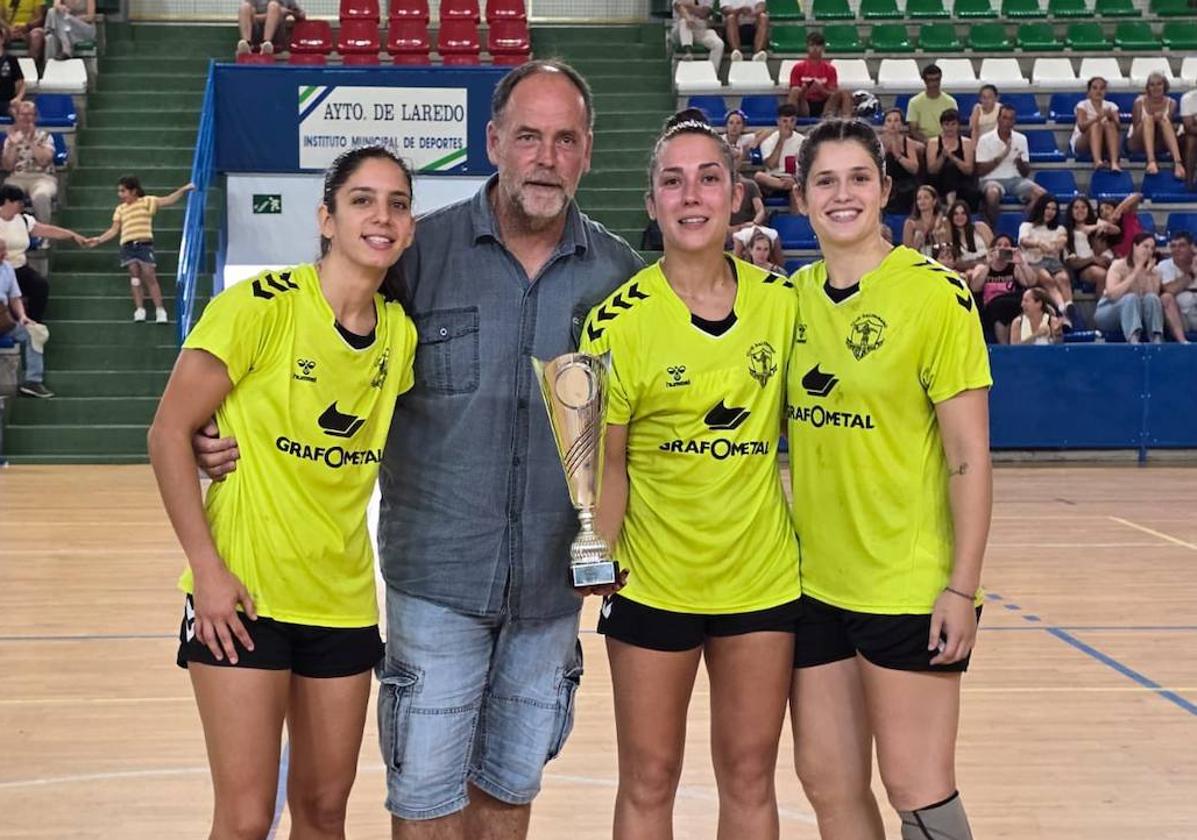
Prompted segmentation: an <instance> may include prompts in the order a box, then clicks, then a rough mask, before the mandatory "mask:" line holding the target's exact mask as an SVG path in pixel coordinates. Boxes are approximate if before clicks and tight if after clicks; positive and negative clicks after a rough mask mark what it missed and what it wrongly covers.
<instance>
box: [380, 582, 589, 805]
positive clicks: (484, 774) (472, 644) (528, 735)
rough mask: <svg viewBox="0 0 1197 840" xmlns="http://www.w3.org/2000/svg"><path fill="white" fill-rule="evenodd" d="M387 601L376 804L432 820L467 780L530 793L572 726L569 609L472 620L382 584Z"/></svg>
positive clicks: (577, 657)
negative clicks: (543, 615) (381, 775)
mask: <svg viewBox="0 0 1197 840" xmlns="http://www.w3.org/2000/svg"><path fill="white" fill-rule="evenodd" d="M386 609H387V645H386V657H385V658H384V660H383V662H382V664H381V665H380V666H379V669H378V678H379V681H380V682H381V685H380V686H379V691H378V739H379V746H380V747H381V749H382V758H383V762H384V763H385V764H386V768H387V798H386V807H387V810H388V811H390V812H391V813H392V814H394V815H395V816H397V817H399V818H400V819H405V820H430V819H436V818H437V817H443V816H446V815H448V814H452V813H455V812H457V811H460V810H461V809H463V808H464V807H465V806H466V804H467V803H468V802H469V793H468V788H467V784H469V785H474V786H475V787H477V788H478V789H480V790H482V791H484V792H485V793H487V794H489V795H490V796H493V797H495V798H496V799H498V800H500V801H502V802H507V803H509V804H512V805H523V804H526V803H528V802H531V801H532V799H533V798H535V796H536V794H537V793H539V792H540V779H541V775H542V773H543V771H544V766H545V764H546V763H547V762H549V761H550V760H552V759H553V758H555V757H556V756H557V754H558V753H559V752H560V751H561V748H562V746H563V745H564V744H565V740H566V738H567V737H569V733H570V730H571V729H572V728H573V720H574V695H575V693H576V692H577V689H578V683H579V682H580V681H581V678H582V646H581V644H580V643H579V642H578V617H579V616H578V613H571V614H569V615H566V616H562V617H560V618H551V619H535V620H533V619H512V618H510V617H507V616H495V617H489V618H488V617H478V616H471V615H465V614H463V613H460V612H457V611H456V610H452V609H450V608H448V607H444V606H441V605H439V604H435V603H432V602H431V601H425V600H422V599H420V598H414V597H412V596H410V595H406V594H404V593H402V592H399V591H398V590H396V589H394V588H392V587H389V586H388V587H387V596H386Z"/></svg>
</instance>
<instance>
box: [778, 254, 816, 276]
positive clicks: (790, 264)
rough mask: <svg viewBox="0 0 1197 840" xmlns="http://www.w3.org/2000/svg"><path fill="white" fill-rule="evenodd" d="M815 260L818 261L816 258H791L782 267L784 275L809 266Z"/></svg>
mask: <svg viewBox="0 0 1197 840" xmlns="http://www.w3.org/2000/svg"><path fill="white" fill-rule="evenodd" d="M816 259H818V258H817V257H791V258H790V259H788V260H786V264H785V266H784V268H785V270H786V274H787V275H790V274H793V273H794V272H795V271H797V270H798V269H800V268H802V266H804V265H810V264H811V263H813V262H814V261H815V260H816Z"/></svg>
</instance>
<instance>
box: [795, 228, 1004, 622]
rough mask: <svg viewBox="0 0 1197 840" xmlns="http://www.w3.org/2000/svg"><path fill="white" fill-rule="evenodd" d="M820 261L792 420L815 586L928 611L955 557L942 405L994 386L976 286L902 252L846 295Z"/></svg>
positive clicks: (843, 598) (805, 566) (805, 276)
mask: <svg viewBox="0 0 1197 840" xmlns="http://www.w3.org/2000/svg"><path fill="white" fill-rule="evenodd" d="M826 281H827V272H826V267H825V265H824V263H823V262H822V261H820V262H817V263H814V264H813V265H809V266H805V267H804V268H802V269H800V270H799V271H798V273H797V274H795V275H794V285H795V290H796V293H797V295H798V299H799V303H800V309H801V312H802V320H801V322H800V323H799V325H798V329H797V331H796V333H795V343H794V347H793V351H792V354H791V358H790V370H789V377H788V380H789V381H788V396H787V405H786V417H787V421H788V429H789V444H790V470H791V473H792V475H793V489H794V498H793V505H794V525H795V528H796V529H797V532H798V542H799V546H800V549H801V555H802V588H803V591H804V592H806V593H808V594H810V595H811V596H812V597H814V598H817V599H819V600H820V601H826V602H827V603H829V604H834V605H835V606H837V607H841V608H843V609H848V610H855V611H858V612H868V613H880V614H890V615H896V614H903V613H928V612H930V611H931V609H932V607H933V606H934V603H935V599H936V597H937V596H938V595H939V593H940V592H941V591H942V590H943V587H944V586H945V585H946V584H947V581H948V576H949V574H950V571H951V565H952V517H951V508H950V506H949V503H948V479H947V474H948V467H947V461H946V459H945V457H944V452H943V445H942V443H941V440H940V434H939V425H938V423H937V421H936V416H935V404H936V403H939V402H943V401H944V400H947V399H950V398H951V397H954V396H956V395H957V394H959V393H960V392H962V391H966V390H970V389H976V388H987V387H989V386H990V385H991V384H992V380H991V378H990V375H989V356H988V354H987V352H986V348H985V341H984V339H983V338H982V336H981V324H980V319H979V318H978V317H977V312H976V306H975V305H974V303H973V299H972V295H971V294H970V293H969V291H968V287H967V286H966V285H965V283H964V281H963V280H961V279H960V277H959V276H958V275H957V274H956V273H955V272H953V271H950V270H949V269H947V268H944V267H943V266H942V265H940V264H939V263H937V262H935V261H934V260H929V259H927V258H926V257H924V256H923V255H922V254H919V253H918V252H917V251H913V250H911V249H909V248H905V247H898V248H894V249H893V251H891V252H890V253H889V255H888V256H887V257H886V258H885V260H884V261H882V263H881V265H879V266H878V267H877V268H876V269H874V270H873V271H871V272H869V273H868V274H866V275H865V276H864V277H863V278H861V281H860V286H859V288H858V289H857V291H856V292H855V293H853V294H852V295H851V296H849V297H848V298H846V299H844V300H841V301H840V302H839V303H836V302H834V301H833V300H832V299H831V298H830V297H829V296H828V294H827V292H826V291H825V289H824V284H825V283H826Z"/></svg>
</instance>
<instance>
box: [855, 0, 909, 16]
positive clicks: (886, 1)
mask: <svg viewBox="0 0 1197 840" xmlns="http://www.w3.org/2000/svg"><path fill="white" fill-rule="evenodd" d="M860 16H861V17H862V18H864V19H865V20H901V19H902V12H900V11H899V10H898V4H897V2H895V0H860Z"/></svg>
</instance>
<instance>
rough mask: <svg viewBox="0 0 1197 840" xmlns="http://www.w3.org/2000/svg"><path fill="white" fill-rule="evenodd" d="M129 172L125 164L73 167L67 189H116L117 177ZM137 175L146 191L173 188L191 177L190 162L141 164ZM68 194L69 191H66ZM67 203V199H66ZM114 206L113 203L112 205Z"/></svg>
mask: <svg viewBox="0 0 1197 840" xmlns="http://www.w3.org/2000/svg"><path fill="white" fill-rule="evenodd" d="M128 174H129V167H127V166H88V167H84V168H80V169H75V170H73V171H72V172H71V174H70V180H69V183H68V185H67V189H68V191H69V190H72V189H74V188H75V187H107V188H108V189H110V190H115V189H116V182H117V179H118V178H121V177H122V176H124V175H128ZM137 177H138V178H140V179H141V186H142V187H143V188H144V189H145V190H146V191H148V192H158V191H159V190H173V189H174V188H175V187H177V186H179V185H180V184H186V183H187V179H188V178H189V177H191V164H190V163H188V164H187V165H186V166H142V167H138V170H137ZM67 195H68V196H69V195H70V193H69V192H68V193H67ZM68 203H69V199H68ZM114 206H115V205H114Z"/></svg>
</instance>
